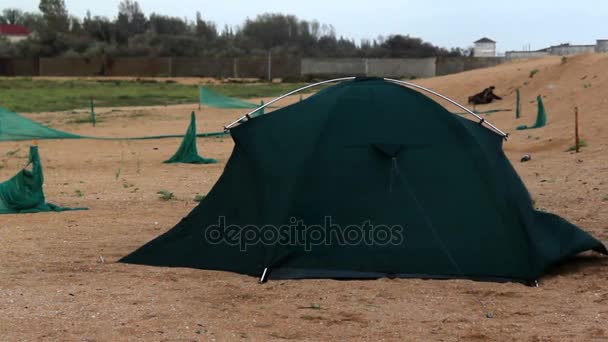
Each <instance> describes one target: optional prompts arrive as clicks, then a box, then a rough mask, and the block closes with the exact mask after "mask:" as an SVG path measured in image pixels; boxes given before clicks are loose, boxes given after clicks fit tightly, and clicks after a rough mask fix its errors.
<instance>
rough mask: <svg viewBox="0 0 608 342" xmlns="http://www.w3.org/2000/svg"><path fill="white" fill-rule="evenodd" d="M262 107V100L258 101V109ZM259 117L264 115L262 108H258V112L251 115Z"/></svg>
mask: <svg viewBox="0 0 608 342" xmlns="http://www.w3.org/2000/svg"><path fill="white" fill-rule="evenodd" d="M262 106H264V100H262V101H260V107H262ZM260 115H264V108H260V110H258V111H256V112H255V113H253V114H251V116H252V117H256V116H260Z"/></svg>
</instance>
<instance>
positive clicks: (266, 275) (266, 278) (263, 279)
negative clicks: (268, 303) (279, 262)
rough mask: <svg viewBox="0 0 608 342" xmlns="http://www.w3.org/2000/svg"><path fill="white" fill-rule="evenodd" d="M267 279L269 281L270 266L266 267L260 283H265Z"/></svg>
mask: <svg viewBox="0 0 608 342" xmlns="http://www.w3.org/2000/svg"><path fill="white" fill-rule="evenodd" d="M266 281H268V267H266V268H264V272H263V273H262V276H261V277H260V281H259V282H260V284H264V283H265V282H266Z"/></svg>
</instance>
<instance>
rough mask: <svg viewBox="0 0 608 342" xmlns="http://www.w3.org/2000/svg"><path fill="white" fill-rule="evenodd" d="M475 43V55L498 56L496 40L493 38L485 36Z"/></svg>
mask: <svg viewBox="0 0 608 342" xmlns="http://www.w3.org/2000/svg"><path fill="white" fill-rule="evenodd" d="M474 44H475V49H474V50H473V56H474V57H496V42H495V41H493V40H492V39H490V38H485V37H484V38H481V39H480V40H478V41H476V42H475V43H474Z"/></svg>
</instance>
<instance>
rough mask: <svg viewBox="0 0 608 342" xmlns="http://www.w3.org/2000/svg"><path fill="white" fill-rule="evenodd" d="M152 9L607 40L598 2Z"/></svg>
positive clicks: (244, 3)
mask: <svg viewBox="0 0 608 342" xmlns="http://www.w3.org/2000/svg"><path fill="white" fill-rule="evenodd" d="M65 2H66V5H67V7H68V10H69V11H70V13H71V14H73V15H76V16H79V17H82V16H84V15H85V13H86V11H87V10H90V11H91V13H92V14H93V15H102V16H107V17H110V18H113V17H115V16H116V13H117V11H118V10H117V9H118V3H119V2H120V0H98V1H90V0H86V1H85V0H65ZM138 2H139V4H140V6H141V7H142V9H143V10H144V12H145V13H146V14H150V13H152V12H156V13H160V14H166V15H171V16H178V17H182V18H183V17H187V18H189V19H193V18H194V16H195V13H196V11H200V12H201V13H202V14H203V17H205V19H208V20H212V21H214V22H215V23H216V24H217V25H218V27H219V28H222V27H223V26H224V25H225V24H228V25H240V24H241V23H242V22H243V20H244V19H246V18H247V17H249V18H254V17H255V16H256V15H257V14H259V13H264V12H281V13H286V14H294V15H296V16H298V17H299V18H302V19H307V20H312V19H317V20H318V21H320V22H321V23H326V24H332V25H333V26H334V27H335V29H336V33H337V34H338V35H343V36H346V37H351V38H354V39H355V40H356V41H357V42H359V40H360V39H362V38H375V37H377V36H379V35H385V36H386V35H388V34H391V33H399V34H409V35H411V36H415V37H420V38H422V39H424V40H426V41H429V42H431V43H433V44H435V45H439V46H443V47H468V46H471V45H472V42H473V41H475V40H477V39H478V38H481V37H488V38H491V39H493V40H495V41H497V42H498V46H497V48H498V50H499V51H500V52H504V51H507V50H520V49H522V48H523V47H524V46H525V45H528V44H529V45H531V48H532V49H534V50H536V49H541V48H544V47H547V46H549V45H554V44H559V43H573V44H594V43H595V40H596V39H598V38H600V39H601V38H608V1H605V0H509V1H505V0H495V1H489V0H466V1H463V0H461V1H458V0H373V1H372V0H344V1H341V0H300V1H298V0H173V1H171V0H140V1H138ZM38 3H39V0H0V9H2V8H7V7H16V8H20V9H22V10H26V11H37V10H38Z"/></svg>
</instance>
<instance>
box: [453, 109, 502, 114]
mask: <svg viewBox="0 0 608 342" xmlns="http://www.w3.org/2000/svg"><path fill="white" fill-rule="evenodd" d="M510 111H511V110H510V109H490V110H484V111H477V110H474V111H473V113H475V114H486V115H490V114H492V113H500V112H510ZM453 114H456V115H467V114H469V113H464V112H462V113H453Z"/></svg>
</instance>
